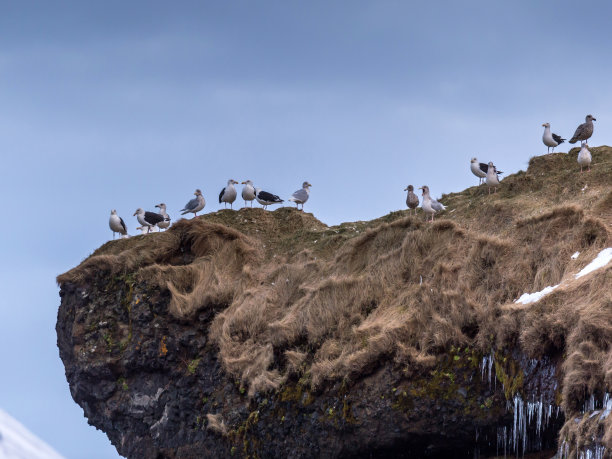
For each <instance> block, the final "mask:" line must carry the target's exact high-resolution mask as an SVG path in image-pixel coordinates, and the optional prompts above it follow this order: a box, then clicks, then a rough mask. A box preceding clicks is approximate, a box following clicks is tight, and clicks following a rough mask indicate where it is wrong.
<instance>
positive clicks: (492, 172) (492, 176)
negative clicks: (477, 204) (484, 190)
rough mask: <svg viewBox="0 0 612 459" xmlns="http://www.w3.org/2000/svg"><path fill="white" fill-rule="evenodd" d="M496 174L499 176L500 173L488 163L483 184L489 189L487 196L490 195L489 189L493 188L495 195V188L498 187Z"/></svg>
mask: <svg viewBox="0 0 612 459" xmlns="http://www.w3.org/2000/svg"><path fill="white" fill-rule="evenodd" d="M497 174H501V172H497V169H496V168H495V166H494V165H493V163H492V162H489V167H488V169H487V177H486V178H485V182H486V183H487V186H488V187H489V194H491V187H494V189H495V191H494V193H497V187H498V186H499V177H498V176H497Z"/></svg>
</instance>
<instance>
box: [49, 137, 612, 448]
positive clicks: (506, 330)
mask: <svg viewBox="0 0 612 459" xmlns="http://www.w3.org/2000/svg"><path fill="white" fill-rule="evenodd" d="M591 151H592V154H593V164H592V171H591V172H584V173H580V168H579V166H578V164H577V162H576V156H577V152H578V148H574V149H572V150H571V151H570V152H569V153H568V154H565V153H555V154H549V155H544V156H538V157H534V158H532V159H531V161H530V162H529V168H528V169H527V171H519V172H518V173H516V174H512V175H509V176H508V177H506V178H505V179H504V180H503V181H502V184H501V188H500V190H499V191H498V192H497V193H496V194H493V195H489V194H488V192H487V187H486V186H485V185H483V186H480V187H477V186H474V187H471V188H468V189H466V190H464V191H461V192H458V193H451V194H448V195H445V196H443V197H442V198H441V201H442V202H443V203H444V204H445V205H446V206H447V210H446V211H445V212H444V213H442V214H441V215H440V216H439V217H438V218H437V219H436V221H435V222H434V223H433V224H431V223H426V222H425V220H424V216H423V214H422V212H421V211H420V213H419V215H417V216H409V215H408V211H398V212H392V213H390V214H388V215H385V216H384V217H381V218H378V219H376V220H372V221H368V222H351V223H343V224H341V225H337V226H332V227H327V226H326V225H324V224H323V223H321V222H319V221H318V220H317V219H316V218H314V217H313V216H312V214H308V213H303V212H299V211H297V210H295V209H293V208H280V209H277V210H275V211H273V212H267V211H263V210H262V209H241V210H239V211H230V210H222V211H219V212H215V213H211V214H206V215H203V216H201V217H197V218H194V219H191V220H185V219H183V220H180V221H178V222H176V223H175V224H174V225H172V227H171V228H170V229H169V230H168V231H166V232H164V233H155V234H151V235H146V236H137V237H132V238H129V239H124V240H117V241H110V242H108V243H106V244H104V245H103V246H102V247H100V248H99V249H97V250H96V251H95V252H94V253H93V254H92V255H91V256H90V257H89V258H87V259H86V260H84V261H83V262H82V263H81V264H80V265H79V266H78V267H76V268H74V269H72V270H70V271H68V272H67V273H65V274H62V275H60V276H58V282H59V283H60V284H64V283H68V282H70V283H76V284H81V285H87V283H88V282H92V279H94V278H95V277H99V276H101V275H102V276H108V277H109V278H110V277H114V278H117V277H118V276H119V277H120V276H121V275H123V276H125V275H129V277H130V279H136V280H137V281H140V282H142V283H144V284H146V285H147V286H148V287H147V288H151V289H159V290H166V291H168V292H169V293H170V295H169V298H170V300H169V305H168V309H169V312H170V314H171V315H172V316H173V317H175V318H176V319H177V320H181V321H190V320H192V319H194V318H195V317H196V316H197V313H198V312H199V311H201V310H203V309H207V308H208V309H210V308H214V310H215V311H219V312H218V313H217V314H216V316H215V319H214V320H213V323H212V325H211V328H210V330H209V335H210V339H211V340H212V342H213V343H215V345H216V346H217V347H218V350H219V351H218V352H219V359H220V361H221V362H222V364H223V368H224V370H225V371H226V372H227V373H228V374H230V375H231V376H233V377H235V378H236V379H237V380H240V382H241V384H243V385H244V386H245V387H247V388H248V390H249V393H250V394H251V395H253V394H255V393H257V392H265V391H269V390H274V389H278V388H279V387H281V386H282V384H284V382H285V381H287V380H288V378H299V379H300V381H302V382H303V383H304V384H309V385H310V386H312V387H314V388H316V387H319V386H321V385H322V384H325V383H326V382H327V381H334V380H339V379H344V380H347V381H350V380H352V379H356V378H360V377H362V376H363V375H365V374H368V373H371V372H372V371H375V370H376V368H378V367H380V366H381V365H385V364H388V365H397V366H400V367H401V368H403V369H404V370H403V371H404V372H405V374H406V375H407V377H409V375H411V374H414V373H415V372H417V373H418V372H423V371H427V369H428V368H431V366H432V365H434V364H435V362H436V359H437V358H438V356H440V355H443V354H444V353H445V352H447V350H448V349H450V348H451V347H453V346H455V347H468V348H470V349H472V350H474V351H475V352H480V353H483V354H484V353H489V352H490V351H491V349H496V350H504V349H510V348H511V349H517V348H518V349H519V350H520V351H521V352H522V353H523V354H525V355H527V356H529V358H541V357H543V356H547V357H549V358H551V359H552V360H553V361H556V362H559V363H560V365H559V368H560V369H559V379H560V380H561V388H560V397H561V399H562V405H563V408H564V410H565V412H566V414H567V415H568V417H567V419H570V420H571V419H572V413H578V412H579V410H580V406H582V405H581V404H582V402H583V401H584V399H585V397H588V395H589V394H593V393H599V394H601V393H603V392H605V391H610V388H612V358H610V354H609V349H610V344H611V343H612V327H611V326H610V324H612V287H611V286H612V264H609V265H608V266H606V267H604V268H602V269H599V270H597V271H595V272H593V273H591V274H589V275H587V276H584V277H581V278H579V279H576V277H575V274H576V273H577V272H578V271H580V270H581V269H582V268H583V267H584V266H586V265H587V264H588V263H589V262H590V261H591V260H593V258H594V257H595V256H596V255H597V254H598V253H599V252H600V251H601V250H602V249H604V248H606V247H609V246H610V228H611V223H612V186H611V185H612V149H611V148H610V147H607V146H602V147H596V148H591ZM475 180H476V179H475ZM575 252H580V255H579V256H578V257H577V258H573V257H572V254H574V253H575ZM552 285H559V287H558V288H557V289H556V290H555V291H554V292H552V293H551V294H549V295H547V296H545V297H543V298H542V299H541V300H540V301H538V302H536V303H531V304H527V305H524V304H520V303H516V302H515V300H516V299H517V298H518V297H519V296H521V294H523V293H525V292H536V291H540V290H542V289H543V288H545V287H546V286H552ZM195 323H196V322H195V321H194V324H195ZM515 389H516V390H520V387H517V388H515ZM606 423H607V424H606V429H607V430H606V431H608V432H612V416H610V417H608V418H607V420H606ZM576 428H577V427H575V426H574V425H573V424H572V423H571V421H570V422H569V424H567V425H566V428H565V431H564V432H565V434H564V435H569V433H571V432H572V429H574V431H575V429H576ZM611 435H612V434H611ZM607 441H608V442H609V443H612V439H610V438H609V439H608V440H607Z"/></svg>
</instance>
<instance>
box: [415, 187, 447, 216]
mask: <svg viewBox="0 0 612 459" xmlns="http://www.w3.org/2000/svg"><path fill="white" fill-rule="evenodd" d="M419 190H423V205H422V206H421V207H422V208H423V212H425V215H431V220H429V221H431V222H433V221H434V214H435V213H436V212H440V211H442V210H444V209H446V207H445V206H444V204H442V203H441V202H438V201H436V200H435V199H433V198H432V197H431V195H430V194H429V187H428V186H427V185H423V186H420V187H419Z"/></svg>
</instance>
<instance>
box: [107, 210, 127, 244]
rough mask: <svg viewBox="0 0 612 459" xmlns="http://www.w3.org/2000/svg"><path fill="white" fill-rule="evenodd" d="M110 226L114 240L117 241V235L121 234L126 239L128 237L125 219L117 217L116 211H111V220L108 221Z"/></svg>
mask: <svg viewBox="0 0 612 459" xmlns="http://www.w3.org/2000/svg"><path fill="white" fill-rule="evenodd" d="M108 226H110V229H111V230H112V231H113V239H115V233H119V234H121V235H122V236H124V237H127V226H125V223H124V222H123V218H121V217H120V216H119V215H117V211H116V210H114V209H113V210H111V215H110V218H109V219H108Z"/></svg>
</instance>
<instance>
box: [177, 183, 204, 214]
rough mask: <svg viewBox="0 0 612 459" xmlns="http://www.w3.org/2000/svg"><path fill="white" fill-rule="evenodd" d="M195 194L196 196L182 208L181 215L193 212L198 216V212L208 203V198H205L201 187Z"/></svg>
mask: <svg viewBox="0 0 612 459" xmlns="http://www.w3.org/2000/svg"><path fill="white" fill-rule="evenodd" d="M193 194H195V195H196V197H195V198H193V199H192V200H191V201H189V202H188V203H187V204H185V207H184V208H183V209H181V215H185V214H188V213H189V212H193V215H194V216H195V217H197V216H198V212H199V211H201V210H202V209H203V208H204V206H205V205H206V200H205V199H204V196H202V192H201V191H200V190H199V189H197V190H195V193H193Z"/></svg>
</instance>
